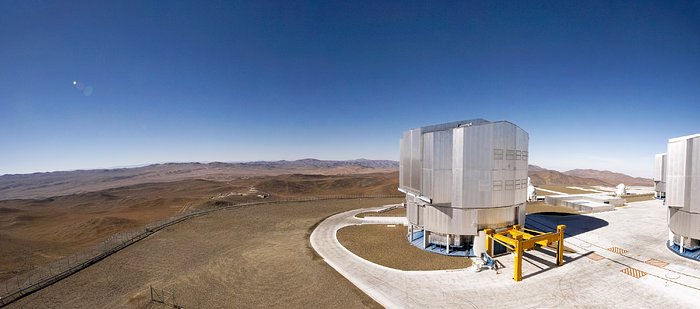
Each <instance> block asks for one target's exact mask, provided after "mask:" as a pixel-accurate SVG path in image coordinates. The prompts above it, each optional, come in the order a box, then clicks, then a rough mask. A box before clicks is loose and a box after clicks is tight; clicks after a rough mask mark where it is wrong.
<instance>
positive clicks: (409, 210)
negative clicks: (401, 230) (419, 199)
mask: <svg viewBox="0 0 700 309" xmlns="http://www.w3.org/2000/svg"><path fill="white" fill-rule="evenodd" d="M406 218H407V219H408V222H410V223H411V224H413V225H421V224H420V221H419V218H418V205H417V204H416V202H415V201H414V200H413V198H412V197H409V196H407V197H406Z"/></svg>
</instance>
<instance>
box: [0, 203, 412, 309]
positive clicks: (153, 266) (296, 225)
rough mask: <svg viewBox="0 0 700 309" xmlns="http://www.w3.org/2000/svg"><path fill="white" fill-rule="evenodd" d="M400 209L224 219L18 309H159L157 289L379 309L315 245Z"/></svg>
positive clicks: (249, 212)
mask: <svg viewBox="0 0 700 309" xmlns="http://www.w3.org/2000/svg"><path fill="white" fill-rule="evenodd" d="M398 202H401V199H359V200H332V201H318V202H304V203H286V204H266V205H256V206H249V207H240V208H234V209H230V210H223V211H220V212H215V213H213V214H211V215H207V216H204V217H199V218H194V219H191V220H188V221H185V222H183V223H180V224H177V225H174V226H172V227H169V228H166V229H164V230H163V231H160V232H158V233H156V234H154V235H152V236H150V237H148V238H146V239H144V240H143V241H141V242H138V243H136V244H134V245H132V246H130V247H128V248H126V249H124V250H122V251H119V252H117V253H116V254H114V255H112V256H110V257H107V258H106V259H104V260H103V261H101V262H99V263H97V264H95V265H92V266H90V267H88V268H86V269H84V270H82V271H80V272H78V273H77V274H75V275H73V276H70V277H68V278H66V279H64V280H62V281H60V282H58V283H56V284H54V285H52V286H49V287H47V288H45V289H43V290H40V291H39V292H36V293H34V294H31V295H29V296H27V297H25V298H23V299H21V300H19V301H17V302H15V303H13V304H11V305H10V306H9V307H10V308H46V307H57V308H58V307H61V308H76V307H77V308H105V307H120V308H121V307H133V308H149V307H154V308H158V306H156V305H154V304H151V303H149V286H150V285H153V286H154V287H158V288H163V289H165V290H171V291H173V292H174V293H175V297H176V300H177V302H178V303H179V304H180V305H183V306H184V307H186V308H229V307H261V308H262V307H323V308H337V307H341V308H358V307H379V306H378V305H377V304H376V303H375V302H374V301H373V300H372V299H371V298H369V297H368V296H366V295H365V294H364V293H362V292H361V291H359V290H358V289H357V288H355V287H354V286H353V285H352V284H351V283H350V282H349V281H347V280H345V279H344V278H343V277H342V276H340V275H339V274H338V273H337V272H336V271H335V270H334V269H332V268H331V267H330V266H328V265H327V264H326V263H325V262H324V261H323V260H322V259H320V258H319V257H318V256H316V255H315V254H314V251H313V249H311V248H310V244H309V243H308V235H309V234H310V233H311V231H312V230H313V228H314V227H315V225H316V224H317V223H318V222H320V221H321V220H323V219H324V218H326V217H328V216H330V215H332V214H335V213H338V212H342V211H346V210H350V209H356V208H363V207H373V206H379V205H385V204H392V203H398ZM396 230H397V231H399V230H401V231H402V233H403V234H405V229H404V228H396ZM401 243H404V244H406V245H407V243H406V242H405V241H403V242H401ZM416 250H418V249H416Z"/></svg>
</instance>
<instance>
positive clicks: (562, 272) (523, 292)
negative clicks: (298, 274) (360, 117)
mask: <svg viewBox="0 0 700 309" xmlns="http://www.w3.org/2000/svg"><path fill="white" fill-rule="evenodd" d="M657 204H658V203H656V204H655V202H640V203H631V206H628V207H624V208H620V209H617V210H616V211H612V212H607V213H599V214H594V215H587V216H590V217H592V218H588V219H591V220H595V222H594V223H596V224H594V225H593V226H594V227H595V229H591V228H590V227H589V228H587V227H586V226H583V227H576V226H575V225H576V222H575V221H571V220H575V219H576V218H579V219H580V218H582V217H578V216H539V217H532V219H533V220H537V221H538V222H541V223H545V224H547V225H551V226H555V225H556V224H557V223H560V221H562V220H563V221H566V220H569V221H571V222H569V224H570V225H571V227H572V228H571V229H568V228H567V230H569V231H570V232H571V233H570V234H571V235H572V236H570V237H568V238H567V239H566V241H565V244H566V246H567V247H570V248H572V249H574V250H575V251H576V253H567V254H565V255H566V258H565V264H564V265H563V266H560V267H556V266H555V265H554V256H553V252H551V251H547V250H534V251H529V252H527V253H526V254H525V258H524V263H523V276H524V280H523V281H521V282H514V281H513V280H512V275H513V269H512V265H513V256H512V255H510V254H509V255H505V256H502V257H499V258H497V260H498V261H499V262H501V263H502V264H503V265H505V269H502V270H501V273H500V274H497V273H496V272H494V271H486V270H485V271H482V272H479V273H477V272H473V271H471V270H466V269H465V270H449V271H400V270H396V269H391V268H387V267H384V266H381V265H377V264H374V263H372V262H369V261H366V260H364V259H362V258H360V257H358V256H356V255H355V254H353V253H352V252H350V251H349V250H347V249H345V248H344V247H343V246H342V245H341V244H340V243H339V242H338V240H337V238H336V232H337V230H338V229H340V228H342V227H345V226H348V225H355V224H404V223H405V218H403V217H380V218H372V219H368V218H363V219H358V218H356V217H354V215H355V214H357V213H361V212H366V211H372V210H375V211H376V210H379V209H382V208H384V207H376V208H368V209H358V210H352V211H348V212H344V213H340V214H337V215H334V216H331V217H329V218H328V219H326V220H324V221H323V222H322V223H320V224H319V225H318V227H317V228H316V229H315V230H314V231H313V232H312V234H311V237H310V241H311V245H312V246H313V248H314V249H315V250H316V251H317V252H318V254H319V255H320V256H321V257H322V258H323V259H324V260H325V261H326V262H327V263H328V264H329V265H330V266H331V267H333V268H334V269H336V270H337V271H338V272H339V273H340V274H341V275H343V276H344V277H346V278H347V279H348V280H350V281H351V282H352V283H353V284H355V285H356V286H357V287H358V288H360V289H361V290H362V291H364V292H365V293H367V294H368V295H369V296H370V297H372V298H373V299H375V300H376V301H377V302H379V303H380V304H382V305H384V306H386V307H390V308H400V307H405V308H418V307H431V308H491V307H497V306H498V307H505V308H511V307H526V308H543V307H547V308H561V307H606V308H613V307H622V306H625V307H637V308H650V307H662V306H672V307H673V308H697V307H698V304H699V303H700V271H699V270H698V266H699V265H698V263H696V262H693V261H688V260H685V259H683V258H681V257H678V256H676V255H675V254H673V253H671V252H670V251H669V250H667V249H666V248H665V247H664V243H663V241H664V240H665V237H666V235H667V233H666V230H665V212H664V211H665V209H664V208H663V207H662V206H660V205H657ZM580 216H582V215H580ZM567 218H568V219H567ZM584 219H585V218H584ZM578 221H582V222H588V221H587V220H578ZM601 222H602V223H601ZM610 247H620V248H623V249H625V250H628V252H627V253H624V254H618V253H614V252H612V251H608V250H607V248H610ZM593 252H595V253H596V254H598V255H600V256H602V257H604V258H603V259H599V260H597V261H596V260H593V259H591V258H589V257H592V256H593V255H590V254H591V253H593ZM397 254H401V253H400V252H397ZM652 258H653V259H658V260H661V261H665V262H668V263H670V264H669V265H667V266H665V267H658V266H652V265H650V264H647V263H645V262H646V261H647V260H648V259H652ZM627 267H634V268H636V269H639V270H642V271H645V272H647V273H648V275H646V276H643V277H641V278H635V277H632V276H629V275H627V274H625V273H622V272H621V270H622V269H624V268H627Z"/></svg>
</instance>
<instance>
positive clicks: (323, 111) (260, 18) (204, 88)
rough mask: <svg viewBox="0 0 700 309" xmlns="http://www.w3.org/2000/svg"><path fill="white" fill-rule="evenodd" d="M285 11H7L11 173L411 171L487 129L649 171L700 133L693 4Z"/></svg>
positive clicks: (2, 61)
mask: <svg viewBox="0 0 700 309" xmlns="http://www.w3.org/2000/svg"><path fill="white" fill-rule="evenodd" d="M290 2H291V3H287V2H280V3H277V2H265V1H241V2H229V1H221V2H220V1H192V2H191V3H187V2H184V1H154V2H150V1H110V2H106V1H38V0H37V1H31V0H16V1H15V0H3V1H0V174H5V173H27V172H36V171H54V170H70V169H87V168H100V167H114V166H128V165H136V164H145V163H155V162H169V161H248V160H278V159H299V158H305V157H313V158H319V159H353V158H370V159H393V160H397V159H398V140H399V138H400V136H401V133H402V132H403V131H404V130H407V129H410V128H414V127H418V126H423V125H429V124H435V123H442V122H448V121H454V120H461V119H471V118H478V117H480V118H485V119H489V120H509V121H511V122H513V123H515V124H517V125H519V126H520V127H522V128H523V129H525V130H526V131H528V132H529V133H530V152H531V156H530V158H531V159H530V163H531V164H537V165H540V166H543V167H547V168H552V169H557V170H568V169H573V168H597V169H609V170H614V171H620V172H625V173H629V174H632V175H634V176H646V177H650V176H651V174H652V162H653V155H654V154H655V153H659V152H664V151H665V148H666V142H667V140H668V139H669V138H671V137H676V136H681V135H687V134H692V133H698V132H700V2H697V1H695V2H690V3H685V2H680V1H659V2H643V1H630V2H629V3H625V2H623V1H616V2H615V3H612V4H610V3H607V2H600V3H594V2H592V1H585V2H586V3H579V2H581V1H575V2H571V3H565V2H563V1H553V2H546V1H532V2H530V1H527V2H528V3H525V2H526V1H522V2H521V1H506V2H492V1H480V2H476V3H468V2H458V3H443V4H436V3H435V2H434V1H421V2H419V3H413V4H410V3H408V2H407V1H400V2H398V3H385V2H383V1H367V2H362V1H337V2H334V1H323V2H304V1H290ZM73 81H77V83H76V84H74V83H73Z"/></svg>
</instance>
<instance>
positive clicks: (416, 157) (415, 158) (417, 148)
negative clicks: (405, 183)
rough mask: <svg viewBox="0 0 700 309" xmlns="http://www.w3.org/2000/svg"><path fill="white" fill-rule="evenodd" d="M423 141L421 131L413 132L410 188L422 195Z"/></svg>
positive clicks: (414, 130) (415, 130)
mask: <svg viewBox="0 0 700 309" xmlns="http://www.w3.org/2000/svg"><path fill="white" fill-rule="evenodd" d="M422 141H423V138H422V136H421V129H413V130H411V182H410V184H409V187H410V188H411V189H413V191H415V192H417V193H420V194H422V191H421V189H422V188H421V185H422V184H421V174H422V173H423V162H422V158H421V156H422V152H423V143H422Z"/></svg>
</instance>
